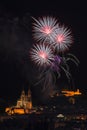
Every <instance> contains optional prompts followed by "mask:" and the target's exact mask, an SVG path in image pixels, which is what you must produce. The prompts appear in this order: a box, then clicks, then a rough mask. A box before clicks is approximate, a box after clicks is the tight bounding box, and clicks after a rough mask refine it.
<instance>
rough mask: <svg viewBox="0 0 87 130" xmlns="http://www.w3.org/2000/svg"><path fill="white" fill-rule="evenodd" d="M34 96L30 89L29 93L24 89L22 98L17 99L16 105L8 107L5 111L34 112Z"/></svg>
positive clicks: (17, 112) (9, 112) (14, 112)
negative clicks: (32, 96)
mask: <svg viewBox="0 0 87 130" xmlns="http://www.w3.org/2000/svg"><path fill="white" fill-rule="evenodd" d="M32 108H33V107H32V98H31V91H30V89H29V90H28V93H27V94H25V91H24V90H23V91H22V92H21V96H20V98H19V99H18V100H17V104H16V106H11V107H7V108H6V109H5V112H6V113H7V114H9V115H12V114H25V113H31V112H32Z"/></svg>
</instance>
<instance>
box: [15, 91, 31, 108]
mask: <svg viewBox="0 0 87 130" xmlns="http://www.w3.org/2000/svg"><path fill="white" fill-rule="evenodd" d="M16 106H17V107H18V108H25V109H31V108H32V99H31V91H30V89H29V90H28V94H27V95H26V94H25V91H24V90H23V91H22V93H21V96H20V99H19V100H17V105H16Z"/></svg>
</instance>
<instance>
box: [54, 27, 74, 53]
mask: <svg viewBox="0 0 87 130" xmlns="http://www.w3.org/2000/svg"><path fill="white" fill-rule="evenodd" d="M72 41H73V40H72V35H71V31H70V29H68V28H65V27H64V26H62V27H58V29H57V30H56V31H55V33H54V35H53V38H52V44H54V47H55V48H56V49H57V51H59V52H63V51H65V50H68V49H69V47H70V46H71V44H72Z"/></svg>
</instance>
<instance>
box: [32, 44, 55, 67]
mask: <svg viewBox="0 0 87 130" xmlns="http://www.w3.org/2000/svg"><path fill="white" fill-rule="evenodd" d="M30 55H31V59H32V61H34V62H35V63H36V64H37V65H40V66H49V65H51V63H52V61H53V60H54V54H53V51H52V49H51V48H50V46H49V45H44V44H39V45H38V44H35V45H34V46H33V48H32V49H31V52H30Z"/></svg>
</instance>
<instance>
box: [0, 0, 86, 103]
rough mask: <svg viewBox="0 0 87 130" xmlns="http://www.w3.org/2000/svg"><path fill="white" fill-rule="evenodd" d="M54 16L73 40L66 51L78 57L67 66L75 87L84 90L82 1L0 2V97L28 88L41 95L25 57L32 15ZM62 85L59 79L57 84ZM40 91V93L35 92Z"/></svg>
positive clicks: (15, 95) (13, 95)
mask: <svg viewBox="0 0 87 130" xmlns="http://www.w3.org/2000/svg"><path fill="white" fill-rule="evenodd" d="M29 1H30V0H29ZM47 15H49V16H54V17H56V18H58V20H59V21H60V23H62V24H65V25H66V26H68V27H69V28H71V30H72V33H73V37H74V43H73V45H72V47H71V48H70V50H69V52H70V53H73V54H74V55H75V56H76V57H77V58H78V59H79V61H80V64H79V66H78V67H76V66H75V65H74V64H73V63H72V65H71V66H70V68H71V73H72V75H73V80H74V83H75V87H76V88H79V89H81V91H82V92H83V93H84V94H87V92H86V91H87V58H86V56H87V48H86V47H87V45H86V44H87V36H86V35H87V14H86V7H85V3H80V2H77V3H76V2H74V3H73V2H72V1H70V2H69V3H68V2H67V3H65V2H63V1H60V2H59V1H58V0H54V1H45V0H44V1H43V0H42V1H37V2H35V1H33V0H32V2H31V3H30V2H28V1H27V2H25V1H20V2H18V1H9V0H8V1H3V2H0V98H2V99H5V100H7V101H8V100H16V99H18V98H19V96H20V92H21V90H22V89H23V88H24V89H25V90H26V91H27V89H28V87H30V88H31V91H32V95H33V97H34V98H36V97H41V93H40V88H39V87H36V86H34V79H35V76H36V75H37V73H38V72H37V71H36V68H35V66H34V65H33V63H31V60H30V57H29V50H30V48H31V46H32V44H33V42H34V40H33V38H32V22H33V21H32V18H31V16H33V17H35V18H38V17H40V16H47ZM59 86H62V85H61V82H60V84H58V87H59ZM37 95H40V96H37Z"/></svg>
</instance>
